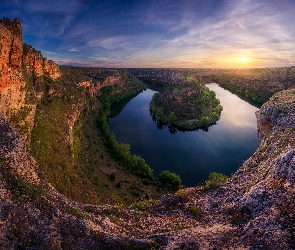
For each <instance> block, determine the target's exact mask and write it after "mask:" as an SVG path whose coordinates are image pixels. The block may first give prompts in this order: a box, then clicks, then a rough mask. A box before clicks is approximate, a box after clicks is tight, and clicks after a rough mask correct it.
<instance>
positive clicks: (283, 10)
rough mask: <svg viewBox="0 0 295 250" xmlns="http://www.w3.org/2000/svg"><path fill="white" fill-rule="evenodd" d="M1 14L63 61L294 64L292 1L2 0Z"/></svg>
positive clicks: (160, 65)
mask: <svg viewBox="0 0 295 250" xmlns="http://www.w3.org/2000/svg"><path fill="white" fill-rule="evenodd" d="M0 16H5V17H9V18H11V19H14V18H16V17H17V18H19V19H20V21H21V23H22V28H23V40H24V42H25V43H27V44H29V45H32V46H33V47H34V48H36V49H37V50H41V52H42V54H43V55H44V56H45V57H47V58H49V59H52V60H54V61H55V62H57V63H58V64H60V65H74V66H93V67H109V68H113V67H118V68H242V67H285V66H291V65H295V27H294V23H295V1H294V0H279V1H278V0H149V1H148V0H133V1H132V0H130V1H127V0H126V1H123V0H42V1H40V0H1V1H0Z"/></svg>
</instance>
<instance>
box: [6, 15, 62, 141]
mask: <svg viewBox="0 0 295 250" xmlns="http://www.w3.org/2000/svg"><path fill="white" fill-rule="evenodd" d="M0 67H1V75H0V113H2V114H3V115H4V116H5V117H6V118H8V119H9V120H10V121H11V122H12V123H13V125H14V126H15V127H17V128H18V130H19V131H20V132H21V133H22V135H23V138H25V139H29V137H30V136H29V135H30V131H31V129H32V126H33V125H34V115H35V109H36V102H33V101H32V99H35V98H37V99H40V98H41V96H42V94H43V93H42V91H41V92H40V91H37V90H36V89H32V86H31V85H33V84H34V81H35V79H34V77H36V76H40V77H41V76H43V75H44V74H47V75H49V76H50V77H51V78H53V79H56V78H58V77H59V76H60V75H61V73H60V70H59V67H58V65H57V64H56V63H54V62H53V61H50V60H47V59H46V58H44V57H43V56H42V55H41V52H40V51H36V50H35V49H33V48H32V47H30V46H28V45H26V44H23V41H22V29H21V24H20V21H19V20H18V19H14V20H13V21H10V20H9V19H8V18H3V19H0ZM32 76H33V77H32ZM41 81H42V79H41ZM28 92H29V93H28ZM20 117H21V119H20Z"/></svg>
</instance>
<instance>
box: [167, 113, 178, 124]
mask: <svg viewBox="0 0 295 250" xmlns="http://www.w3.org/2000/svg"><path fill="white" fill-rule="evenodd" d="M176 121H177V117H176V115H175V113H174V112H170V114H169V116H168V123H170V124H175V123H176Z"/></svg>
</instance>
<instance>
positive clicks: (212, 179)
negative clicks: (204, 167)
mask: <svg viewBox="0 0 295 250" xmlns="http://www.w3.org/2000/svg"><path fill="white" fill-rule="evenodd" d="M227 179H228V177H227V176H226V175H224V174H220V173H216V172H212V173H211V174H210V175H209V178H208V180H207V181H205V188H206V189H214V188H217V187H220V186H221V185H223V184H224V183H225V182H226V181H227Z"/></svg>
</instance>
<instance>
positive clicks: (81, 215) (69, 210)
mask: <svg viewBox="0 0 295 250" xmlns="http://www.w3.org/2000/svg"><path fill="white" fill-rule="evenodd" d="M65 212H66V213H68V214H71V215H74V216H76V217H77V218H78V219H84V218H85V214H84V213H82V212H81V211H80V210H79V209H78V208H76V207H74V206H70V205H66V206H65Z"/></svg>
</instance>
